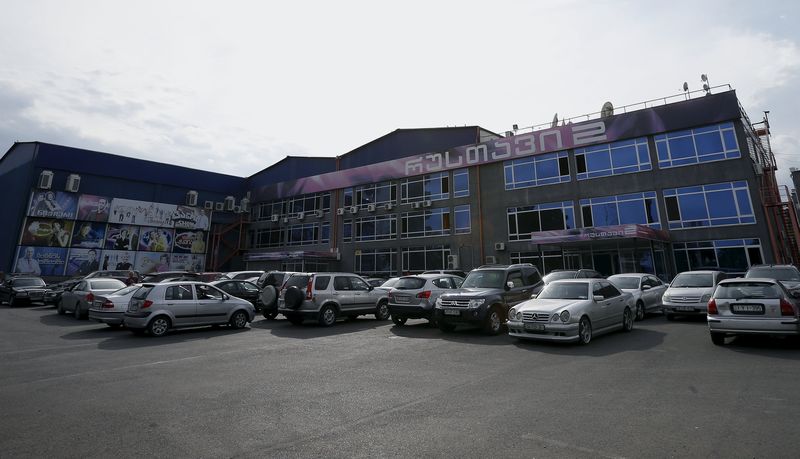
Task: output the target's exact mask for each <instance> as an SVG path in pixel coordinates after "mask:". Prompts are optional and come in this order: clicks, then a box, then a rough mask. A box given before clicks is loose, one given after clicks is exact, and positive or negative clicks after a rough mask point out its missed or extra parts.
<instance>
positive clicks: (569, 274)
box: [544, 271, 575, 283]
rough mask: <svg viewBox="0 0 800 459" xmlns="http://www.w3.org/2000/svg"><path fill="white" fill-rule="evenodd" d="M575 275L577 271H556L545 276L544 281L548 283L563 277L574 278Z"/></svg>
mask: <svg viewBox="0 0 800 459" xmlns="http://www.w3.org/2000/svg"><path fill="white" fill-rule="evenodd" d="M574 277H575V271H556V272H554V273H550V274H548V275H546V276H544V281H545V282H546V283H547V282H553V281H555V280H561V279H572V278H574Z"/></svg>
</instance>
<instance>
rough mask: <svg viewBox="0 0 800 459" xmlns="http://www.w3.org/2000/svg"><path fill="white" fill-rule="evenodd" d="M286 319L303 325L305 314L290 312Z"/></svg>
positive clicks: (293, 323) (294, 323) (291, 322)
mask: <svg viewBox="0 0 800 459" xmlns="http://www.w3.org/2000/svg"><path fill="white" fill-rule="evenodd" d="M286 320H288V321H289V323H290V324H292V325H301V324H302V323H303V316H300V315H294V314H289V315H287V316H286Z"/></svg>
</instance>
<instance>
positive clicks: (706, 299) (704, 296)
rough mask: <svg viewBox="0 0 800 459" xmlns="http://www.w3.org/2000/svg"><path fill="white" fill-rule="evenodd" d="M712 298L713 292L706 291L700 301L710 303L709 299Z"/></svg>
mask: <svg viewBox="0 0 800 459" xmlns="http://www.w3.org/2000/svg"><path fill="white" fill-rule="evenodd" d="M710 299H711V294H710V293H706V294H705V295H703V296H702V297H701V298H700V302H701V303H708V300H710Z"/></svg>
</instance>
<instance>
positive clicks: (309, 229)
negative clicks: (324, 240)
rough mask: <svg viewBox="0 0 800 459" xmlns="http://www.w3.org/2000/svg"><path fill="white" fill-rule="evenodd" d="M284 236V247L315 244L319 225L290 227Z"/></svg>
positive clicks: (305, 224) (310, 224)
mask: <svg viewBox="0 0 800 459" xmlns="http://www.w3.org/2000/svg"><path fill="white" fill-rule="evenodd" d="M286 234H287V238H286V245H310V244H316V243H317V241H318V240H319V223H304V224H301V225H292V226H290V227H289V228H288V230H287V233H286Z"/></svg>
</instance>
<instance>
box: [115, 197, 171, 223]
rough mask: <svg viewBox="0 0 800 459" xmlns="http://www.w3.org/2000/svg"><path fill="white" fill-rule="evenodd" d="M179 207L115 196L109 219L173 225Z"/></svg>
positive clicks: (116, 221) (119, 221) (117, 221)
mask: <svg viewBox="0 0 800 459" xmlns="http://www.w3.org/2000/svg"><path fill="white" fill-rule="evenodd" d="M177 208H178V206H176V205H175V204H164V203H160V202H148V201H134V200H132V199H120V198H114V200H113V201H111V212H110V215H109V219H108V221H109V223H128V224H131V225H146V226H158V227H172V217H173V214H174V213H175V211H176V210H177Z"/></svg>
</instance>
